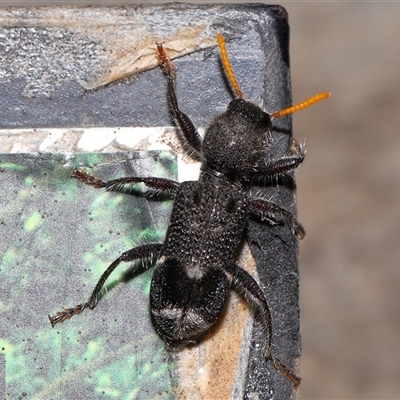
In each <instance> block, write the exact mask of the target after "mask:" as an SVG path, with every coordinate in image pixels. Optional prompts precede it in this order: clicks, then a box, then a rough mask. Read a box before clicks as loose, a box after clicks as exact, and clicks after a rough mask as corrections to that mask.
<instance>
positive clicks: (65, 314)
mask: <svg viewBox="0 0 400 400" xmlns="http://www.w3.org/2000/svg"><path fill="white" fill-rule="evenodd" d="M162 246H163V244H162V243H150V244H145V245H142V246H138V247H134V248H133V249H130V250H128V251H125V252H124V253H122V254H121V255H120V256H119V257H118V258H117V259H116V260H115V261H114V262H113V263H112V264H111V265H110V266H109V267H108V268H107V269H106V270H105V271H104V273H103V275H102V276H101V277H100V279H99V281H98V282H97V285H96V287H95V288H94V290H93V292H92V294H91V296H90V297H89V299H88V301H86V302H85V303H82V304H78V305H77V306H75V307H72V308H65V309H64V310H62V311H58V312H56V313H55V314H54V315H53V316H52V317H51V316H50V315H49V320H50V323H51V325H52V326H53V327H54V325H55V324H58V323H59V322H64V321H65V320H66V319H70V318H72V317H73V316H74V315H75V314H80V313H81V312H82V311H83V310H84V309H85V308H87V307H89V308H90V309H91V310H93V308H95V307H96V305H97V303H98V301H99V298H100V297H99V296H100V291H101V289H102V287H103V286H104V283H105V282H106V280H107V279H108V277H109V276H110V275H111V273H112V272H113V271H114V270H115V268H117V267H118V265H119V264H120V263H121V262H130V261H134V260H138V259H144V258H151V257H154V256H155V255H156V254H158V253H159V252H160V251H161V248H162Z"/></svg>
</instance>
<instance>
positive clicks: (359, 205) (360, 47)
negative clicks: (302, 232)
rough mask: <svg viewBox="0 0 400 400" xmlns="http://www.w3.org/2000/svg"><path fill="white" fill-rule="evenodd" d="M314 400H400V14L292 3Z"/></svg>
mask: <svg viewBox="0 0 400 400" xmlns="http://www.w3.org/2000/svg"><path fill="white" fill-rule="evenodd" d="M283 5H284V6H285V7H286V8H287V10H288V12H289V21H290V24H291V62H292V84H293V95H294V99H295V101H300V100H301V99H303V98H306V97H307V96H308V95H310V94H312V93H314V92H318V91H321V90H329V91H331V92H332V93H333V96H332V97H331V98H330V99H329V100H326V101H325V103H321V105H318V106H315V107H314V108H312V109H309V110H307V111H304V112H301V113H298V114H296V115H295V116H294V132H295V136H296V137H297V138H298V139H299V140H302V139H303V138H306V139H307V141H306V148H307V150H308V154H307V156H308V158H307V161H306V163H305V165H303V166H302V167H301V168H300V170H299V172H298V174H297V178H298V206H299V216H300V219H301V221H302V222H303V223H304V225H305V226H306V229H307V236H306V238H305V239H304V240H303V242H302V243H301V247H300V253H301V256H300V272H301V313H302V314H301V331H302V335H303V357H302V360H301V370H302V375H303V379H304V385H303V388H302V393H303V398H306V399H316V398H321V399H399V398H400V367H399V361H398V357H399V354H400V295H399V288H400V287H399V285H400V267H399V259H400V208H399V205H400V134H399V128H398V127H399V123H400V119H399V112H400V91H399V89H400V75H399V65H400V45H399V41H398V38H399V37H400V4H399V3H384V2H381V3H379V2H375V3H365V2H353V3H350V2H349V3H289V2H287V3H286V2H284V3H283Z"/></svg>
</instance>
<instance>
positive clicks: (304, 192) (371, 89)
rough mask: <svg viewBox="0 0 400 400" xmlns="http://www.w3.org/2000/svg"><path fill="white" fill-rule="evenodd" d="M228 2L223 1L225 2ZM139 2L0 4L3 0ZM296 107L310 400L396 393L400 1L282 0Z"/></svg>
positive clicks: (304, 365)
mask: <svg viewBox="0 0 400 400" xmlns="http://www.w3.org/2000/svg"><path fill="white" fill-rule="evenodd" d="M221 2H224V1H221V0H220V1H219V3H221ZM89 3H91V4H95V3H96V4H128V3H130V4H132V3H134V1H130V2H129V1H125V2H123V1H115V2H113V1H111V0H110V1H103V2H101V1H98V2H83V1H70V2H65V1H59V2H56V1H47V2H45V1H42V2H40V3H39V2H34V1H30V2H27V1H25V2H22V1H21V2H17V1H14V2H1V1H0V5H10V4H13V5H16V4H20V5H36V4H48V5H50V4H75V5H76V4H89ZM281 4H282V5H283V6H285V7H286V9H287V11H288V13H289V22H290V25H291V69H292V84H293V98H294V101H295V102H298V101H301V100H303V99H305V98H307V97H309V96H310V95H312V94H314V93H317V92H320V91H325V90H328V91H331V92H332V93H333V96H332V97H331V98H330V99H329V100H326V101H325V102H323V103H321V104H319V105H315V106H314V107H312V108H311V109H309V110H306V111H303V112H300V113H298V114H295V116H294V133H295V137H296V138H297V139H298V140H299V141H304V140H305V139H306V148H307V151H308V153H307V161H306V162H305V164H304V165H303V166H302V167H301V168H300V169H299V171H298V173H297V179H298V205H299V217H300V220H301V222H302V223H303V224H304V226H305V227H306V229H307V236H306V238H305V239H304V240H303V241H302V242H301V248H300V253H301V255H300V268H301V313H302V314H301V331H302V335H303V357H302V359H301V373H302V376H303V383H302V389H301V390H302V398H303V399H398V398H400V367H399V365H398V356H399V354H400V296H399V291H400V287H399V286H400V268H399V265H398V264H399V262H398V260H399V258H400V207H399V205H400V188H399V184H400V133H398V125H399V124H400V118H399V114H400V106H399V105H400V45H399V44H398V43H399V37H400V3H389V2H374V3H366V2H351V3H350V2H334V3H331V2H282V3H281Z"/></svg>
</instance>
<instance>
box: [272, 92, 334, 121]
mask: <svg viewBox="0 0 400 400" xmlns="http://www.w3.org/2000/svg"><path fill="white" fill-rule="evenodd" d="M331 94H332V93H329V92H322V93H318V94H316V95H315V96H312V97H310V98H309V99H308V100H305V101H302V102H301V103H299V104H295V105H294V106H291V107H287V108H284V109H283V110H281V111H276V112H274V113H272V114H271V117H273V118H282V117H284V116H285V115H288V114H293V113H294V112H296V111H300V110H302V109H303V108H307V107H310V106H311V105H313V104H315V103H318V102H319V101H321V100H324V99H327V98H328V97H329V96H330V95H331Z"/></svg>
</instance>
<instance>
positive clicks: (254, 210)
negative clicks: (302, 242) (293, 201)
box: [250, 199, 306, 239]
mask: <svg viewBox="0 0 400 400" xmlns="http://www.w3.org/2000/svg"><path fill="white" fill-rule="evenodd" d="M250 213H251V214H253V215H255V216H257V217H258V218H260V219H261V220H267V221H269V222H270V223H271V224H272V225H276V224H277V223H278V222H277V221H276V218H275V215H279V216H281V217H283V218H284V219H285V220H286V222H287V223H288V224H289V226H290V229H291V230H292V231H293V233H295V234H296V235H298V236H299V238H300V239H303V237H304V236H305V234H306V231H305V229H304V228H303V226H302V225H301V224H300V223H299V222H298V221H297V219H296V217H295V216H294V215H293V214H292V213H291V212H289V211H287V210H285V209H284V208H281V207H279V206H277V205H276V204H274V203H271V202H269V201H266V200H262V199H250Z"/></svg>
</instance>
